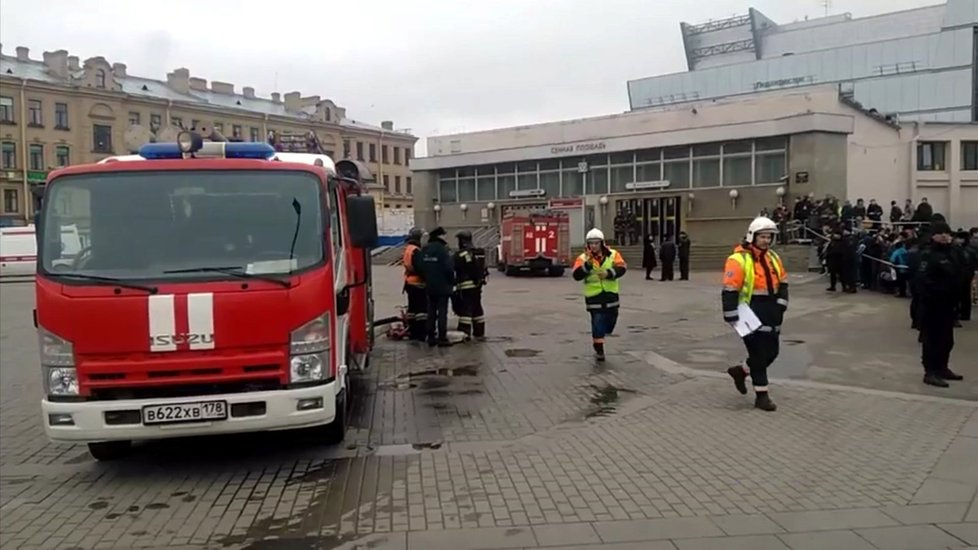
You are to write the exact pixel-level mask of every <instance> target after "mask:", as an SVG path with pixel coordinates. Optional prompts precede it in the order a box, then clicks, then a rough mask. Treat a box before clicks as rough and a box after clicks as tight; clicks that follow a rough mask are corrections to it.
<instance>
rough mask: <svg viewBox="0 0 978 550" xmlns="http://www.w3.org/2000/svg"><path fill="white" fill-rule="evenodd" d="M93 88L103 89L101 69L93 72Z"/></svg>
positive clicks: (103, 77)
mask: <svg viewBox="0 0 978 550" xmlns="http://www.w3.org/2000/svg"><path fill="white" fill-rule="evenodd" d="M95 87H96V88H104V87H105V71H104V70H103V69H97V70H96V71H95Z"/></svg>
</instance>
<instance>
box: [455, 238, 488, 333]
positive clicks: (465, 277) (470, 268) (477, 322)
mask: <svg viewBox="0 0 978 550" xmlns="http://www.w3.org/2000/svg"><path fill="white" fill-rule="evenodd" d="M455 237H456V238H457V239H458V250H457V251H456V252H455V255H454V264H455V280H456V281H457V287H456V288H457V289H458V301H459V304H458V330H460V331H461V332H464V333H465V335H466V337H468V338H472V337H474V338H477V339H482V338H485V336H486V317H485V311H483V309H482V287H483V286H485V285H486V278H487V277H488V276H489V271H488V270H487V269H486V252H485V250H483V249H481V248H476V247H475V246H474V245H473V244H472V232H470V231H459V232H458V233H457V234H456V235H455Z"/></svg>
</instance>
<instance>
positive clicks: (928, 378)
mask: <svg viewBox="0 0 978 550" xmlns="http://www.w3.org/2000/svg"><path fill="white" fill-rule="evenodd" d="M924 384H927V385H928V386H936V387H938V388H947V387H949V386H950V384H948V383H947V382H946V381H944V380H943V379H941V377H940V376H938V375H936V374H933V373H929V372H928V373H927V374H925V375H924Z"/></svg>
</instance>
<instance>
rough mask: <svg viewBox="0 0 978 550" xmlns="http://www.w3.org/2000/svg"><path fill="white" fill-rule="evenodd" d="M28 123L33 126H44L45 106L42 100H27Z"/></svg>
mask: <svg viewBox="0 0 978 550" xmlns="http://www.w3.org/2000/svg"><path fill="white" fill-rule="evenodd" d="M27 117H28V118H27V121H28V124H30V125H31V126H44V116H43V106H42V105H41V100H40V99H28V100H27Z"/></svg>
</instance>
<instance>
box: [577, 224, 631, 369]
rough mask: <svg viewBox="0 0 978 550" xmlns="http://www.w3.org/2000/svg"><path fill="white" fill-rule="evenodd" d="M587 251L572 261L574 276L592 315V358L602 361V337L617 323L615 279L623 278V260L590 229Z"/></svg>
mask: <svg viewBox="0 0 978 550" xmlns="http://www.w3.org/2000/svg"><path fill="white" fill-rule="evenodd" d="M585 241H586V242H587V248H586V249H585V251H584V253H583V254H581V255H580V256H578V257H577V259H576V260H574V271H573V277H574V280H575V281H583V282H584V304H585V307H587V311H588V313H589V314H590V315H591V343H592V345H593V347H594V355H595V359H597V360H598V361H604V338H605V336H607V335H609V334H611V333H612V332H614V330H615V324H616V323H617V322H618V305H619V303H618V292H619V284H618V279H620V278H621V277H622V276H623V275H625V270H626V266H625V259H624V258H622V257H621V254H619V253H618V251H617V250H615V249H613V248H609V247H608V246H607V245H605V242H604V233H602V232H601V230H599V229H592V230H590V231H588V232H587V235H586V236H585Z"/></svg>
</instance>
